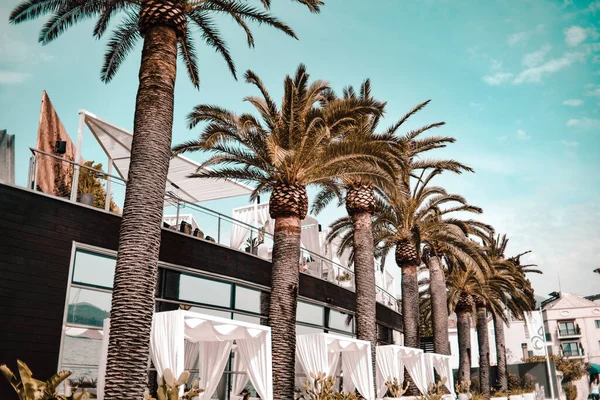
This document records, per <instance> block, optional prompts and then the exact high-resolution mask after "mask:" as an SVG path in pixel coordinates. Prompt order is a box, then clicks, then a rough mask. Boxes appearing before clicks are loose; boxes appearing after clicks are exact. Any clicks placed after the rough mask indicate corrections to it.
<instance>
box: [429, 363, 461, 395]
mask: <svg viewBox="0 0 600 400" xmlns="http://www.w3.org/2000/svg"><path fill="white" fill-rule="evenodd" d="M424 355H425V356H426V357H428V358H429V360H430V365H431V366H432V367H433V368H434V369H435V370H436V371H437V373H438V375H439V376H440V378H441V379H442V380H443V379H444V378H446V382H445V383H444V386H446V388H447V389H448V390H449V391H450V393H451V394H452V396H454V397H456V394H455V393H454V376H453V375H452V367H451V364H450V361H451V359H452V357H451V356H446V355H443V354H437V353H425V354H424Z"/></svg>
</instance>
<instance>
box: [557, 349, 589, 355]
mask: <svg viewBox="0 0 600 400" xmlns="http://www.w3.org/2000/svg"><path fill="white" fill-rule="evenodd" d="M561 354H562V356H563V357H583V356H584V355H585V351H584V350H583V349H582V348H580V349H575V350H562V351H561Z"/></svg>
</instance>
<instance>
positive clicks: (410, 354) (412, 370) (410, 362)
mask: <svg viewBox="0 0 600 400" xmlns="http://www.w3.org/2000/svg"><path fill="white" fill-rule="evenodd" d="M406 349H409V350H406ZM422 354H423V350H419V349H411V348H410V347H404V348H403V350H402V351H400V357H402V361H403V362H404V367H406V370H407V371H408V373H409V375H410V377H411V378H412V379H413V382H414V383H415V386H416V387H417V389H419V391H420V392H421V393H423V394H426V393H427V380H426V377H425V374H424V369H423V358H422V357H421V355H422Z"/></svg>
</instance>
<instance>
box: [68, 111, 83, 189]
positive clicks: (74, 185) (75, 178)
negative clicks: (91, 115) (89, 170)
mask: <svg viewBox="0 0 600 400" xmlns="http://www.w3.org/2000/svg"><path fill="white" fill-rule="evenodd" d="M84 124H85V114H84V112H83V111H82V110H80V111H79V125H78V126H77V148H76V149H75V164H73V181H72V182H71V201H77V189H78V186H79V160H80V159H81V143H82V142H83V128H84Z"/></svg>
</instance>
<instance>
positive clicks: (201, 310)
mask: <svg viewBox="0 0 600 400" xmlns="http://www.w3.org/2000/svg"><path fill="white" fill-rule="evenodd" d="M190 311H192V312H197V313H200V314H206V315H212V316H213V317H219V318H225V319H231V313H230V312H228V311H219V310H213V309H211V308H203V307H191V308H190Z"/></svg>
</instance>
